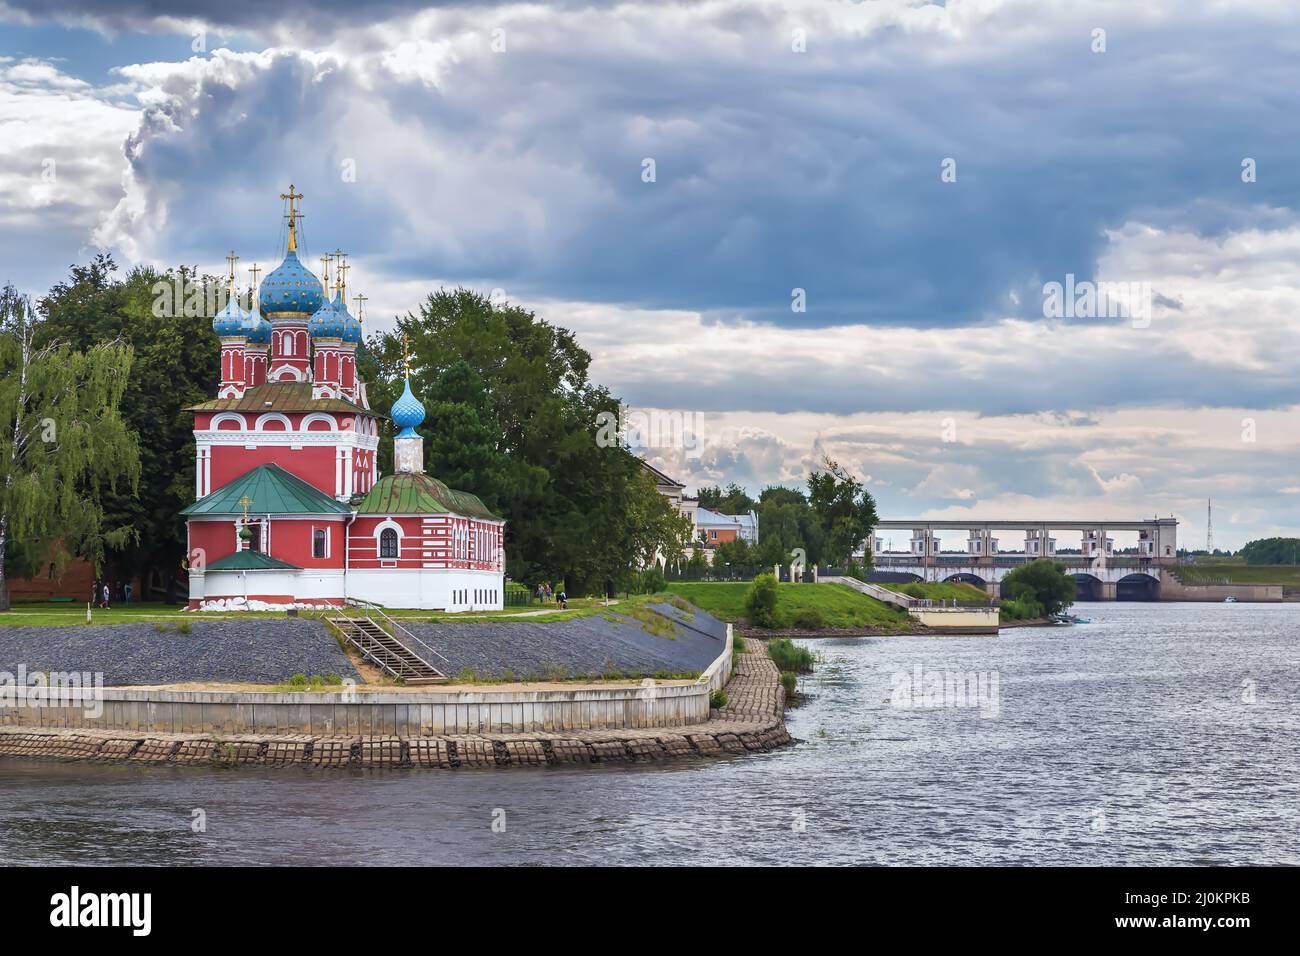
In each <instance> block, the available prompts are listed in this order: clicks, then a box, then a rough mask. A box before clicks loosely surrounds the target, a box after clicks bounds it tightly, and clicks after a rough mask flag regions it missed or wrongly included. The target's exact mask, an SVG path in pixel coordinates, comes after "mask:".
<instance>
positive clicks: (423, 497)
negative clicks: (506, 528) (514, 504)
mask: <svg viewBox="0 0 1300 956" xmlns="http://www.w3.org/2000/svg"><path fill="white" fill-rule="evenodd" d="M357 514H363V515H385V514H387V515H425V514H457V515H464V516H465V517H466V518H488V519H490V520H492V521H500V520H501V519H500V518H498V517H497V516H496V515H494V514H493V513H492V512H490V511H488V509H487V507H486V506H485V505H484V504H483V502H482V501H480V500H479V499H478V496H477V495H471V494H470V493H469V492H468V491H455V490H454V489H451V488H448V487H447V486H446V485H444V484H443V483H442V482H441V481H439V480H438V479H437V478H432V477H430V476H429V475H425V474H418V475H417V474H402V475H389V476H388V477H387V478H381V479H380V480H379V482H378V483H377V484H376V485H375V486H374V487H373V488H371V489H370V491H369V492H367V493H366V497H365V498H364V499H362V501H361V504H359V505H358V506H357Z"/></svg>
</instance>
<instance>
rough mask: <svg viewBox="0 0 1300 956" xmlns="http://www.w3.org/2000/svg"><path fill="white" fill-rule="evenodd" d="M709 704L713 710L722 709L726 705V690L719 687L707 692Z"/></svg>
mask: <svg viewBox="0 0 1300 956" xmlns="http://www.w3.org/2000/svg"><path fill="white" fill-rule="evenodd" d="M709 706H710V707H711V708H713V709H714V710H722V708H724V707H726V706H727V692H726V691H725V690H723V689H722V688H721V687H719V688H718V689H717V690H715V691H710V692H709Z"/></svg>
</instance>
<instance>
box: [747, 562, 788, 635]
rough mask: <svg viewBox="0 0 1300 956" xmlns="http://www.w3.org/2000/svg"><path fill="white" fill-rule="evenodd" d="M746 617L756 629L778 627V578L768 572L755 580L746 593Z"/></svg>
mask: <svg viewBox="0 0 1300 956" xmlns="http://www.w3.org/2000/svg"><path fill="white" fill-rule="evenodd" d="M745 616H746V617H748V618H749V623H750V624H752V625H753V626H754V627H777V626H779V625H780V623H781V622H780V619H779V618H778V617H777V612H776V576H775V575H773V574H772V572H770V571H768V572H767V573H766V574H760V575H758V576H757V577H755V578H754V580H753V582H752V583H751V584H750V585H749V590H748V591H747V592H746V593H745Z"/></svg>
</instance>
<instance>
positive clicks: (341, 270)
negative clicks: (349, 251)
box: [334, 253, 352, 306]
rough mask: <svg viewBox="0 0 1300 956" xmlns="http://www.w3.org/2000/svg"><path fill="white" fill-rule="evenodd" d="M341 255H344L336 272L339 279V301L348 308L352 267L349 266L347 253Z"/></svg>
mask: <svg viewBox="0 0 1300 956" xmlns="http://www.w3.org/2000/svg"><path fill="white" fill-rule="evenodd" d="M339 255H342V258H341V259H340V260H339V264H338V266H337V267H336V268H335V269H334V272H335V273H336V274H337V275H338V277H339V281H338V288H339V301H340V302H342V303H343V304H344V305H345V306H346V305H347V304H348V273H349V272H351V271H352V267H351V266H350V265H348V264H347V255H346V254H345V253H339Z"/></svg>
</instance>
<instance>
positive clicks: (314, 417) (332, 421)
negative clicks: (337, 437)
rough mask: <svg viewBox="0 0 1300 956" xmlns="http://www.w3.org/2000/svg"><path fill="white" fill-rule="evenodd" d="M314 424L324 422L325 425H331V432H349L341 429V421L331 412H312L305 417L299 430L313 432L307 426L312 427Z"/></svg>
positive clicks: (300, 423)
mask: <svg viewBox="0 0 1300 956" xmlns="http://www.w3.org/2000/svg"><path fill="white" fill-rule="evenodd" d="M312 422H324V423H325V424H327V425H329V427H330V430H331V431H336V432H337V431H347V430H348V429H344V428H341V427H340V426H339V420H338V419H337V418H335V417H334V416H333V415H332V414H331V413H329V412H312V413H311V414H310V415H307V416H305V417H304V418H303V420H302V421H301V422H299V424H298V428H299V430H300V431H304V432H306V431H311V429H310V428H308V427H307V426H308V425H310V424H311V423H312Z"/></svg>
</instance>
